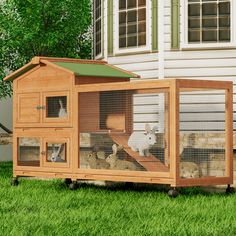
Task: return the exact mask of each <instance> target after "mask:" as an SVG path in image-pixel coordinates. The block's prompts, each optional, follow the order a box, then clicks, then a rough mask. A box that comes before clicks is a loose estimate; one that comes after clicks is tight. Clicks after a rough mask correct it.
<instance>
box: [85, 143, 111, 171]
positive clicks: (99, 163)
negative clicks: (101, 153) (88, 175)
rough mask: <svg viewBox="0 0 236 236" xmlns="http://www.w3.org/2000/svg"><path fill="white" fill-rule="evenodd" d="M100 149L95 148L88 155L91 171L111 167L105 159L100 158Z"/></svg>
mask: <svg viewBox="0 0 236 236" xmlns="http://www.w3.org/2000/svg"><path fill="white" fill-rule="evenodd" d="M98 150H99V149H98V147H94V148H93V151H92V153H89V155H88V164H89V167H90V168H91V169H108V168H109V167H110V165H109V164H108V163H107V162H106V160H104V159H100V158H98V154H97V152H98Z"/></svg>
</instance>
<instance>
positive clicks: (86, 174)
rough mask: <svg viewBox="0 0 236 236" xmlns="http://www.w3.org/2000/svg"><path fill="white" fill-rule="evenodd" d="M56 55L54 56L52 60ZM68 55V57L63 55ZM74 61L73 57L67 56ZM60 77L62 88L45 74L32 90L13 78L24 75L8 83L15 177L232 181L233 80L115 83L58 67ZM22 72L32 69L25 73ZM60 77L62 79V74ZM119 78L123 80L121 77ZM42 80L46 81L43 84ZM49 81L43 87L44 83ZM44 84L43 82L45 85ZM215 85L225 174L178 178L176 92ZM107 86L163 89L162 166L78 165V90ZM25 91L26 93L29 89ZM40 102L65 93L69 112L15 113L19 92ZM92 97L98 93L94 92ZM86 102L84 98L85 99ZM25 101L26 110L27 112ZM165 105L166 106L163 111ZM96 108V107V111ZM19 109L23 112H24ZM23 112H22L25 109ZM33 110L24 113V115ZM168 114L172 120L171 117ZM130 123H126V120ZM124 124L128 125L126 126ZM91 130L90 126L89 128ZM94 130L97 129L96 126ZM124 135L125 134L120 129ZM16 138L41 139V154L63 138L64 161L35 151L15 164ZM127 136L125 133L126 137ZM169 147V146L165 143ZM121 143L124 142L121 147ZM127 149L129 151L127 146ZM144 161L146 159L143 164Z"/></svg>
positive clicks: (145, 90) (149, 90)
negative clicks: (28, 160) (31, 162)
mask: <svg viewBox="0 0 236 236" xmlns="http://www.w3.org/2000/svg"><path fill="white" fill-rule="evenodd" d="M55 60H56V59H55ZM68 60H69V59H68ZM72 61H73V60H72ZM51 64H52V63H50V62H49V63H47V66H49V67H50V66H52V67H53V69H55V70H57V69H58V66H55V65H51ZM39 69H40V66H37V67H35V68H34V69H33V70H34V71H37V70H39ZM63 73H64V77H65V78H67V81H69V82H68V83H67V84H65V89H62V87H63V86H62V85H63V84H60V83H59V86H58V87H57V85H56V84H55V85H54V86H52V83H47V75H46V76H45V81H43V82H42V81H40V82H37V83H38V84H39V85H42V87H35V88H33V89H32V90H29V89H28V88H25V90H24V89H23V87H22V86H20V87H19V89H18V80H24V79H25V80H27V78H24V75H21V76H20V77H19V78H17V79H15V80H14V82H13V90H14V91H13V94H14V95H13V97H14V137H13V156H14V159H13V164H14V176H15V177H18V176H37V177H48V178H70V179H72V180H76V179H81V180H110V181H126V182H142V183H155V184H169V185H171V186H173V187H176V186H203V185H216V184H217V185H218V184H232V183H233V164H232V160H233V155H232V153H233V144H232V140H233V117H232V115H233V106H232V104H233V103H232V94H233V90H232V83H231V82H227V81H205V80H183V79H165V80H153V81H142V82H129V81H127V78H123V79H122V78H119V79H117V82H111V81H112V80H111V78H102V80H101V81H100V82H98V80H97V79H96V78H94V79H91V81H90V82H91V84H92V86H91V84H89V79H88V78H87V79H86V82H85V83H80V82H78V80H79V77H77V76H75V75H73V74H71V73H69V72H67V71H66V70H64V71H63ZM26 74H27V77H28V76H30V74H31V73H29V72H27V73H26ZM64 77H63V79H64ZM122 81H123V82H122ZM43 83H45V84H43ZM23 84H24V83H23ZM47 84H48V86H47ZM45 87H47V88H46V89H45ZM214 89H220V90H225V91H226V93H225V94H226V96H225V97H226V100H225V105H226V108H225V113H226V115H225V120H226V124H225V133H226V145H225V150H226V161H225V164H226V174H225V176H224V177H204V178H191V179H189V178H188V179H184V178H181V177H180V170H179V169H180V153H179V139H180V131H179V129H180V128H179V103H180V99H179V96H180V92H182V91H195V90H196V91H198V90H203V91H204V90H214ZM112 91H134V92H135V93H136V94H144V93H164V94H165V95H164V97H165V98H166V99H165V100H167V103H165V105H164V107H165V114H164V117H165V127H167V128H166V132H165V135H164V137H165V140H166V142H167V143H166V144H165V157H166V158H167V159H168V160H166V161H167V162H168V163H167V165H166V166H165V165H164V164H163V168H162V169H160V170H159V171H158V170H154V169H150V171H127V170H126V171H122V170H98V169H82V168H80V166H79V163H80V155H79V144H80V131H81V130H82V131H83V128H84V127H83V123H85V122H86V119H84V121H83V122H82V123H81V122H80V115H81V114H82V111H81V107H80V105H81V101H80V94H91V93H97V94H98V93H99V92H111V93H112ZM29 92H30V93H29ZM36 95H37V96H38V99H39V101H40V103H41V104H42V105H44V106H45V105H46V97H47V96H64V95H65V96H67V103H68V104H67V106H68V111H69V116H68V118H67V119H60V118H55V119H50V120H48V119H45V118H44V117H45V111H43V112H42V113H40V115H39V119H38V117H37V120H36V121H34V122H29V119H28V118H27V119H26V121H24V120H23V122H21V121H20V120H19V119H18V118H17V117H18V113H19V112H21V111H20V109H22V105H21V104H20V103H19V96H20V98H21V97H27V96H29V97H31V96H33V97H35V96H36ZM95 98H96V99H97V98H98V96H95ZM85 105H86V103H85ZM30 106H31V104H29V108H28V107H27V106H26V108H25V112H26V113H28V112H29V111H30ZM124 106H125V111H126V112H127V114H126V116H125V130H126V132H127V134H131V133H132V124H131V123H132V122H133V114H132V112H131V109H132V106H133V101H132V97H131V96H128V100H126V101H125V105H124ZM167 109H168V110H167ZM99 112H100V111H99V110H98V113H99ZM23 114H24V113H23ZM26 115H27V114H26ZM30 115H32V114H29V116H30ZM170 118H171V119H170ZM129 123H130V124H129ZM127 124H128V125H127ZM92 131H94V130H92ZM95 131H99V130H96V129H95ZM123 135H124V134H123ZM19 137H38V138H39V139H40V153H41V152H42V151H45V150H46V143H47V142H53V143H66V145H67V158H68V159H67V162H66V163H49V162H46V161H45V156H44V155H43V154H41V156H40V166H39V167H35V166H22V165H20V166H19V165H18V162H17V160H18V141H17V140H18V138H19ZM110 137H111V138H112V139H113V140H114V142H121V141H120V138H122V134H116V135H114V134H112V133H111V134H110ZM127 137H128V136H127V135H126V136H125V138H126V139H127ZM166 147H168V148H166ZM125 148H126V147H125ZM129 153H130V151H129ZM136 158H137V160H138V161H140V163H144V162H145V159H143V158H141V157H136ZM145 165H146V166H148V162H147V161H146V162H145V164H144V166H145Z"/></svg>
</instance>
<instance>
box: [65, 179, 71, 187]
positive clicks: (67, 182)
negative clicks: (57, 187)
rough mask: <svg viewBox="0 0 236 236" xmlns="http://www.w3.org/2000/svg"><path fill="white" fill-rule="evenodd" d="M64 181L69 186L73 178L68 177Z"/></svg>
mask: <svg viewBox="0 0 236 236" xmlns="http://www.w3.org/2000/svg"><path fill="white" fill-rule="evenodd" d="M64 183H65V184H66V185H67V186H69V185H70V184H71V183H72V180H71V179H69V178H67V179H64Z"/></svg>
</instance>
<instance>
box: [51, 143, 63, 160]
mask: <svg viewBox="0 0 236 236" xmlns="http://www.w3.org/2000/svg"><path fill="white" fill-rule="evenodd" d="M63 149H64V144H61V145H60V146H59V147H58V149H57V150H56V148H55V145H54V144H52V154H51V157H50V159H51V162H65V161H64V160H62V159H61V157H60V154H61V152H62V151H63Z"/></svg>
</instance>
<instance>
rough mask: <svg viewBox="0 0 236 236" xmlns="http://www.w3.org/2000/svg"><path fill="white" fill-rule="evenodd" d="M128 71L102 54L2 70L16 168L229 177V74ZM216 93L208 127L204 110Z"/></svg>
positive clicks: (75, 174)
mask: <svg viewBox="0 0 236 236" xmlns="http://www.w3.org/2000/svg"><path fill="white" fill-rule="evenodd" d="M134 77H138V76H137V75H135V74H133V73H130V72H127V71H124V70H121V69H118V68H116V67H114V66H110V65H108V64H107V63H106V62H101V61H87V60H75V59H74V60H73V59H60V58H39V57H36V58H34V59H32V61H31V62H30V63H29V64H27V65H26V66H24V67H23V68H21V69H19V70H18V71H16V72H14V73H13V74H11V75H9V76H8V77H6V78H5V79H6V80H13V90H14V152H13V153H14V177H20V176H39V177H50V178H64V179H71V180H72V181H75V180H78V179H79V180H109V181H123V182H143V183H155V184H168V185H171V186H172V187H181V186H203V185H220V184H232V182H233V176H232V175H233V165H232V160H233V159H232V154H233V147H232V140H233V139H232V137H233V127H232V125H233V117H232V114H233V107H232V106H233V103H232V83H231V82H226V81H223V82H222V81H204V80H182V79H164V80H155V81H140V82H137V81H135V82H130V78H134ZM215 99H217V103H218V104H221V105H220V114H217V117H218V118H215V120H214V119H213V120H214V122H215V123H214V124H215V125H216V126H217V127H218V128H219V127H220V128H219V129H215V130H214V129H208V128H209V127H208V126H209V125H210V123H209V124H208V123H207V122H202V120H204V119H203V118H202V116H203V115H205V113H206V112H209V111H211V109H212V106H214V104H215V103H216V101H215ZM189 100H191V104H189V103H188V101H189ZM196 104H198V105H196ZM199 104H200V105H199ZM203 111H205V113H204V112H203ZM186 114H187V115H186ZM209 116H212V118H214V117H213V116H215V114H211V113H209ZM219 116H220V117H219ZM209 119H210V118H209ZM218 119H221V120H223V122H222V121H221V122H219V123H217V120H218ZM209 130H210V131H209Z"/></svg>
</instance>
